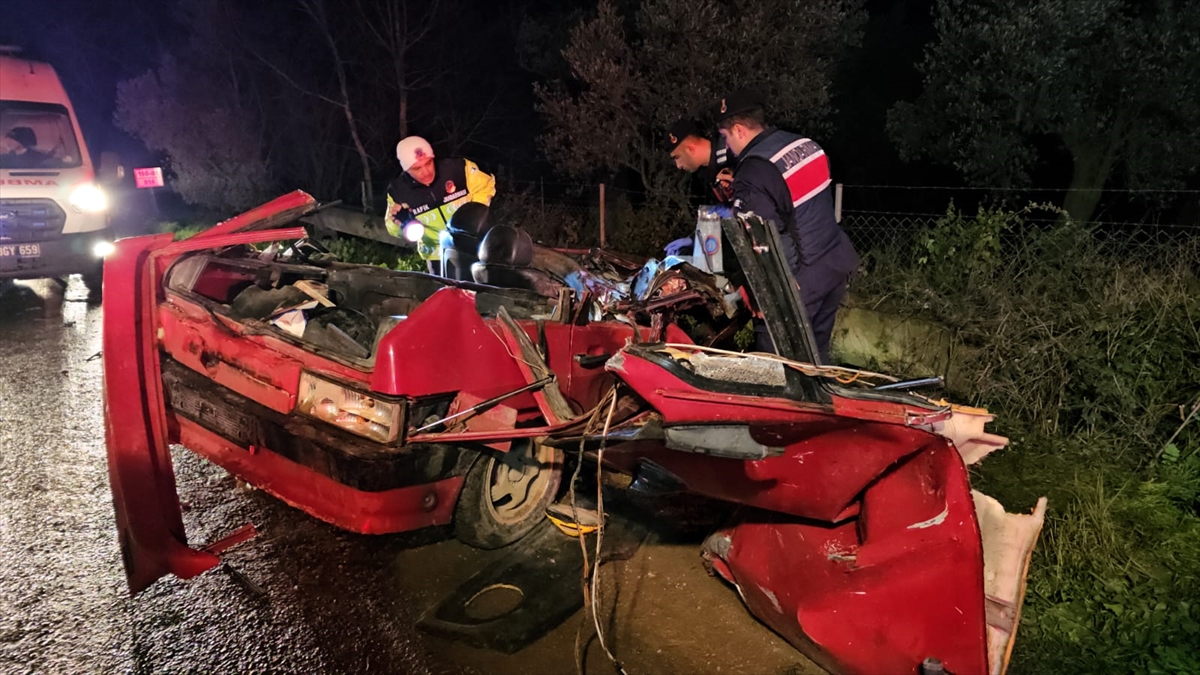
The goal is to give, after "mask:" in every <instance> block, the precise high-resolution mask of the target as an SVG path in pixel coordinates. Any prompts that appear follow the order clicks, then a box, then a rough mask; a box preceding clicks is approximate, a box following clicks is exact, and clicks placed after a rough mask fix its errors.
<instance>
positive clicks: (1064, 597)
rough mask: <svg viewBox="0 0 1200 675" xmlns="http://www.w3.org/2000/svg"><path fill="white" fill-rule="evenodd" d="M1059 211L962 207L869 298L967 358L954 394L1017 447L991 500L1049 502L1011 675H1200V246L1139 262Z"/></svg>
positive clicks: (978, 481)
mask: <svg viewBox="0 0 1200 675" xmlns="http://www.w3.org/2000/svg"><path fill="white" fill-rule="evenodd" d="M1041 208H1045V207H1037V206H1031V207H1030V208H1027V209H1023V210H1020V211H1005V210H1000V209H981V210H980V211H979V212H978V213H976V214H974V215H969V214H963V213H960V212H958V211H957V210H955V209H954V208H953V207H951V208H950V210H949V211H948V212H947V215H946V216H945V217H943V218H941V219H938V220H937V221H936V222H933V223H930V224H929V225H928V226H927V227H926V228H925V230H924V231H923V232H922V233H921V235H920V236H919V237H918V238H917V240H916V241H915V242H914V243H913V244H912V245H911V246H910V247H907V248H905V249H904V250H899V249H894V250H876V251H872V252H870V253H869V254H868V256H867V258H868V261H867V273H866V274H865V275H863V276H861V277H859V278H858V279H856V281H855V284H854V288H853V292H854V293H855V296H856V297H857V298H859V300H860V302H866V303H869V304H871V305H873V306H875V307H877V308H883V309H886V310H887V311H890V312H893V313H897V314H900V315H905V316H920V317H922V318H925V319H931V320H934V321H937V322H939V323H941V324H943V325H945V326H947V327H948V328H950V329H951V330H952V331H954V333H955V334H956V336H957V341H958V343H959V344H960V345H962V346H964V347H966V349H963V350H961V351H960V354H961V356H960V358H961V359H962V361H963V362H962V363H961V364H960V368H961V369H962V371H963V372H965V373H967V375H968V376H967V377H966V378H962V379H961V381H960V382H959V383H958V385H957V390H956V391H952V392H948V393H950V394H951V397H952V398H954V399H956V400H959V401H962V402H969V403H972V404H976V405H981V406H985V407H988V408H989V409H990V410H991V411H992V412H993V413H995V414H996V415H997V420H996V422H995V423H994V424H993V426H994V427H995V429H994V430H995V431H996V432H997V433H1001V434H1004V435H1006V436H1008V437H1009V438H1010V441H1011V445H1010V447H1009V448H1007V449H1006V450H1004V451H1001V452H999V453H996V454H995V455H992V456H990V457H989V458H988V459H987V460H985V461H984V462H983V463H982V465H981V466H977V467H974V468H973V470H972V473H973V484H974V487H976V488H977V489H979V490H981V491H983V492H986V493H988V494H990V495H992V496H993V497H996V498H997V499H999V500H1000V501H1001V502H1002V503H1004V504H1005V505H1006V506H1008V508H1009V509H1010V510H1013V511H1018V510H1024V509H1026V508H1028V507H1030V506H1032V505H1033V503H1034V501H1035V500H1036V498H1037V497H1038V496H1040V495H1046V496H1048V497H1049V500H1050V510H1049V511H1048V513H1047V518H1046V525H1045V529H1044V530H1043V532H1042V536H1041V539H1040V541H1039V543H1038V547H1037V549H1036V551H1035V554H1034V558H1033V563H1032V566H1031V569H1030V574H1029V586H1028V593H1027V596H1026V601H1025V608H1024V614H1023V617H1022V621H1021V626H1020V630H1019V632H1018V640H1017V647H1016V650H1015V652H1014V659H1013V663H1012V667H1011V669H1010V672H1014V673H1030V674H1033V673H1049V672H1053V673H1130V672H1144V673H1200V419H1198V417H1200V416H1198V415H1196V414H1195V410H1196V406H1198V405H1200V279H1198V278H1197V275H1198V273H1200V241H1196V240H1192V241H1190V242H1184V243H1182V244H1180V245H1177V246H1173V247H1170V248H1164V249H1162V250H1161V251H1158V252H1157V253H1156V254H1154V255H1151V256H1149V257H1147V256H1145V255H1140V256H1135V255H1130V254H1129V253H1128V252H1126V251H1122V250H1121V249H1120V247H1119V246H1113V245H1111V244H1108V243H1106V242H1104V241H1103V240H1102V239H1100V238H1099V237H1097V236H1096V233H1095V232H1094V231H1092V230H1090V229H1089V228H1086V227H1081V226H1078V225H1075V224H1072V223H1070V222H1067V221H1066V220H1065V219H1062V220H1060V221H1059V222H1058V224H1057V225H1053V226H1049V227H1047V226H1044V225H1035V224H1032V223H1031V222H1029V221H1028V220H1027V216H1028V214H1029V213H1031V212H1032V211H1034V210H1037V209H1041ZM914 262H915V263H916V264H914ZM879 365H882V366H886V365H887V364H879ZM923 374H924V373H914V375H923Z"/></svg>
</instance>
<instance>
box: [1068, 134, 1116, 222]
mask: <svg viewBox="0 0 1200 675" xmlns="http://www.w3.org/2000/svg"><path fill="white" fill-rule="evenodd" d="M1114 155H1115V153H1113V152H1112V151H1111V148H1107V149H1106V148H1098V147H1096V146H1095V145H1084V146H1083V147H1080V148H1079V149H1075V148H1072V149H1071V157H1072V165H1073V171H1072V173H1071V185H1070V188H1069V190H1068V191H1067V196H1066V198H1065V199H1064V200H1063V210H1065V211H1066V212H1067V214H1068V215H1070V217H1071V219H1072V220H1074V221H1075V222H1077V223H1087V222H1091V219H1092V216H1093V215H1095V213H1096V206H1097V205H1099V204H1100V197H1101V196H1102V195H1103V190H1104V185H1105V183H1107V182H1108V176H1109V174H1110V173H1112V168H1113V163H1114Z"/></svg>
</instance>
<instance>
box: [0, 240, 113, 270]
mask: <svg viewBox="0 0 1200 675" xmlns="http://www.w3.org/2000/svg"><path fill="white" fill-rule="evenodd" d="M113 239H114V237H113V231H112V230H111V229H108V228H105V229H102V230H95V231H93V232H81V233H77V234H64V235H62V236H60V237H57V238H55V239H50V240H47V241H0V279H37V278H41V277H61V276H66V275H68V274H99V273H100V271H101V270H102V269H103V267H104V258H103V257H101V256H99V255H97V251H96V245H97V244H99V243H101V242H108V243H111V242H112V241H113ZM22 249H24V250H22Z"/></svg>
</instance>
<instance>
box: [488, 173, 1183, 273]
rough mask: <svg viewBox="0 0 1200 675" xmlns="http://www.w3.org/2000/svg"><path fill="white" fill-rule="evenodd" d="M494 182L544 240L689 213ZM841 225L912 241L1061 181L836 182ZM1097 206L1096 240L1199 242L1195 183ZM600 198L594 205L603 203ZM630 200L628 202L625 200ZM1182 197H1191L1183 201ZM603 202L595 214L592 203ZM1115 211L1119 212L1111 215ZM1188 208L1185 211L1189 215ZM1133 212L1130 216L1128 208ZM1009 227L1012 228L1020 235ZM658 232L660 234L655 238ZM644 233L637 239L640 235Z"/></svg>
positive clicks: (857, 238)
mask: <svg viewBox="0 0 1200 675" xmlns="http://www.w3.org/2000/svg"><path fill="white" fill-rule="evenodd" d="M513 183H514V184H511V185H504V186H502V188H503V189H502V191H503V192H504V193H505V195H506V199H505V200H504V202H505V203H506V204H505V206H501V207H500V208H501V209H503V218H504V220H505V221H506V222H508V221H512V220H514V219H516V220H518V221H519V222H521V223H522V224H523V225H524V226H525V227H526V229H528V230H530V231H531V233H533V234H534V236H535V237H536V238H538V239H540V240H542V241H543V242H545V243H548V244H552V245H570V246H580V245H596V244H599V243H600V238H601V234H600V233H601V227H602V223H603V227H604V230H605V235H606V239H607V242H608V244H609V245H610V246H621V245H625V246H628V245H629V244H630V242H637V243H639V244H642V245H643V247H644V248H646V250H644V251H630V252H644V253H651V252H652V251H651V249H650V246H653V245H655V244H657V246H659V247H661V246H662V245H665V244H666V242H667V241H669V240H670V238H673V237H675V236H684V235H685V234H686V232H685V230H687V229H688V226H689V223H685V222H679V223H658V222H654V221H653V219H646V218H641V217H639V216H640V214H639V206H638V204H639V203H641V202H643V201H646V200H648V199H649V198H650V197H651V196H652V195H649V194H647V193H644V192H638V191H631V190H623V189H616V188H613V187H611V186H610V187H609V188H608V190H607V203H603V202H602V197H601V190H600V189H599V186H598V185H595V184H581V183H564V182H555V181H545V182H540V181H539V182H526V183H516V182H515V181H514V182H513ZM841 188H842V189H841V191H840V192H841V195H840V200H839V201H840V211H839V212H840V216H841V225H842V227H843V229H845V231H846V233H847V234H848V235H849V236H850V238H851V240H852V241H853V242H854V245H855V248H857V249H858V250H859V251H860V252H869V251H873V250H878V249H889V250H911V248H912V247H914V246H919V245H920V241H919V240H920V235H921V234H922V233H923V232H926V231H928V229H929V228H930V227H932V226H933V225H934V224H935V223H937V222H938V221H939V219H942V218H944V217H945V216H946V212H947V209H948V207H950V205H952V204H953V205H954V206H955V208H956V209H958V211H959V213H960V214H961V215H962V216H963V217H964V218H970V217H973V216H974V214H975V213H976V210H977V209H978V208H979V207H980V206H987V205H991V206H1001V207H1003V208H1005V209H1007V210H1010V211H1020V210H1022V209H1024V207H1025V206H1026V205H1029V204H1031V203H1035V202H1036V203H1054V204H1057V203H1062V199H1063V195H1064V193H1065V191H1063V190H1057V191H1056V190H1026V191H1024V192H1018V191H1014V190H1008V189H1000V188H956V187H939V186H930V187H924V186H917V187H914V186H886V185H845V186H841ZM1112 192H1113V193H1114V195H1115V196H1108V193H1107V192H1106V197H1105V199H1104V200H1103V201H1102V202H1101V204H1100V205H1099V206H1098V213H1100V214H1101V216H1103V217H1105V218H1107V219H1097V220H1095V221H1093V222H1091V223H1089V224H1088V227H1089V229H1090V230H1091V231H1092V232H1093V233H1094V235H1095V236H1096V238H1097V239H1098V240H1099V241H1101V242H1102V243H1103V246H1104V248H1105V250H1108V251H1110V252H1112V253H1114V254H1117V255H1136V256H1158V255H1162V254H1170V253H1171V252H1172V251H1174V250H1176V249H1178V248H1180V247H1195V246H1198V245H1200V220H1197V218H1198V216H1197V215H1196V214H1197V213H1200V190H1143V191H1131V190H1115V191H1112ZM602 204H603V206H602ZM631 204H632V205H633V206H632V208H631V206H630V205H631ZM1189 205H1190V207H1189ZM602 210H603V212H604V217H603V220H602V219H601V212H602ZM1114 214H1115V216H1125V217H1124V218H1118V219H1114V217H1115V216H1114ZM1187 214H1191V215H1190V216H1189V215H1187ZM1131 215H1132V216H1136V217H1137V218H1139V219H1140V220H1137V221H1135V220H1133V219H1132V218H1130V217H1129V216H1131ZM1020 219H1021V223H1022V227H1024V228H1039V229H1043V230H1047V229H1051V228H1054V227H1057V226H1059V225H1061V222H1062V217H1061V216H1060V215H1059V214H1056V213H1054V212H1053V211H1049V210H1040V211H1039V210H1033V211H1030V212H1028V213H1022V214H1021V216H1020ZM1019 234H1020V233H1013V235H1012V236H1019ZM659 239H661V240H662V241H661V243H657V240H659ZM643 240H646V241H643Z"/></svg>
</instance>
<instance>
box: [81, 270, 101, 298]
mask: <svg viewBox="0 0 1200 675" xmlns="http://www.w3.org/2000/svg"><path fill="white" fill-rule="evenodd" d="M83 285H84V286H87V289H88V302H100V301H101V300H103V299H104V296H103V292H104V272H103V271H100V272H88V273H87V274H84V275H83Z"/></svg>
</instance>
